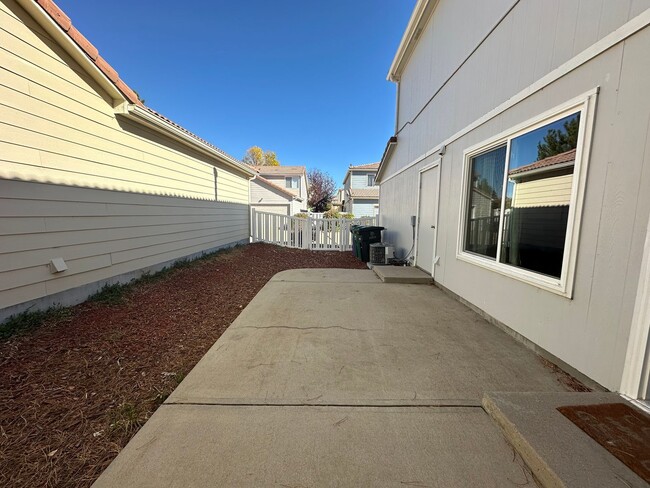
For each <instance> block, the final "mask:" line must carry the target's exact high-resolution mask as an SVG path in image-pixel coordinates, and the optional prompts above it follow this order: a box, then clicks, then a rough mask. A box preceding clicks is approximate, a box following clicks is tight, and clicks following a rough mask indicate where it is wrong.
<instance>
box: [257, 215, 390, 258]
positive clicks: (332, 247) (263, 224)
mask: <svg viewBox="0 0 650 488" xmlns="http://www.w3.org/2000/svg"><path fill="white" fill-rule="evenodd" d="M377 222H378V217H364V218H360V219H323V218H311V217H307V218H300V217H292V216H290V215H280V214H274V213H269V212H260V211H258V210H255V209H252V213H251V239H252V241H253V242H268V243H270V244H277V245H279V246H284V247H294V248H299V249H310V250H312V251H351V250H352V235H351V234H350V226H352V225H355V224H356V225H377Z"/></svg>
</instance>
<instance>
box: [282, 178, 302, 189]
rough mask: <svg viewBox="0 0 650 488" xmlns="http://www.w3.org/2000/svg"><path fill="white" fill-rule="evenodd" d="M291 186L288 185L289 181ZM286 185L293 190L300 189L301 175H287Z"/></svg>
mask: <svg viewBox="0 0 650 488" xmlns="http://www.w3.org/2000/svg"><path fill="white" fill-rule="evenodd" d="M289 182H290V184H289V186H287V183H289ZM294 182H295V183H296V186H293V184H294ZM284 186H285V187H286V188H289V189H291V190H300V177H299V176H285V177H284Z"/></svg>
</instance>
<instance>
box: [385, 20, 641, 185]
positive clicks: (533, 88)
mask: <svg viewBox="0 0 650 488" xmlns="http://www.w3.org/2000/svg"><path fill="white" fill-rule="evenodd" d="M648 25H650V8H648V9H646V10H644V11H643V12H641V13H640V14H639V15H637V16H636V17H634V18H633V19H632V20H629V21H628V22H626V23H625V24H623V25H622V26H621V27H619V28H618V29H616V30H615V31H614V32H611V33H610V34H608V35H607V36H605V37H603V38H602V39H601V40H599V41H598V42H596V43H594V44H592V45H591V46H589V47H588V48H587V49H585V50H584V51H582V52H581V53H579V54H577V55H576V56H574V57H573V58H571V59H569V60H568V61H567V62H565V63H564V64H562V65H560V66H558V67H557V68H555V69H554V70H553V71H551V72H549V73H547V74H546V75H544V76H543V77H541V78H540V79H539V80H537V81H536V82H534V83H533V84H531V85H530V86H528V87H526V88H524V89H523V90H521V91H520V92H519V93H517V94H516V95H514V96H513V97H511V98H509V99H508V100H506V101H505V102H503V103H502V104H500V105H498V106H497V107H496V108H494V109H492V110H490V111H489V112H488V113H486V114H485V115H483V116H482V117H480V118H478V119H476V120H475V121H474V122H472V123H471V124H469V125H467V126H466V127H464V128H462V129H461V130H459V131H458V132H456V133H455V134H453V135H452V136H450V137H448V138H447V139H445V140H444V141H443V142H441V143H440V144H437V145H436V146H435V147H433V148H432V149H430V150H429V151H427V152H426V153H424V154H422V155H421V156H418V157H417V158H415V160H413V161H412V162H411V163H409V164H407V165H406V166H404V167H403V168H401V169H398V170H397V171H395V172H394V173H393V174H391V175H390V176H387V177H385V178H382V177H381V176H380V173H381V169H382V168H381V167H380V168H379V170H378V172H377V176H378V178H377V180H378V181H379V182H380V183H385V182H387V181H389V180H390V179H392V178H394V177H396V176H398V175H399V174H401V173H403V172H404V171H407V170H408V169H410V168H411V167H413V166H415V165H416V164H418V163H419V162H420V161H422V160H423V159H425V158H427V157H428V156H430V155H431V154H434V153H437V152H440V149H441V148H442V147H444V146H446V145H448V144H451V143H453V142H454V141H456V140H458V139H460V138H461V137H463V136H464V135H466V134H468V133H469V132H471V131H473V130H474V129H476V128H478V127H480V126H481V125H483V124H485V123H486V122H488V121H490V120H492V119H493V118H495V117H496V116H498V115H500V114H502V113H503V112H505V111H506V110H508V109H509V108H511V107H513V106H515V105H517V104H518V103H520V102H522V101H523V100H525V99H526V98H528V97H530V96H531V95H533V94H535V93H537V92H538V91H540V90H542V89H543V88H545V87H547V86H548V85H550V84H551V83H553V82H554V81H557V80H558V79H560V78H562V77H563V76H565V75H567V74H568V73H570V72H571V71H573V70H575V69H577V68H579V67H580V66H582V65H583V64H585V63H587V62H588V61H590V60H592V59H593V58H595V57H596V56H598V55H600V54H602V53H603V52H605V51H607V50H608V49H610V48H612V47H613V46H615V45H616V44H618V43H619V42H622V41H624V40H625V39H627V38H628V37H630V36H632V35H633V34H635V33H637V32H638V31H640V30H641V29H643V28H645V27H647V26H648Z"/></svg>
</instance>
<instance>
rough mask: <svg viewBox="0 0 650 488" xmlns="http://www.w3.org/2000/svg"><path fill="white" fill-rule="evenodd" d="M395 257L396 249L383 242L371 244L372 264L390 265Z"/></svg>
mask: <svg viewBox="0 0 650 488" xmlns="http://www.w3.org/2000/svg"><path fill="white" fill-rule="evenodd" d="M394 257H395V248H394V247H393V246H389V245H388V244H385V243H383V242H376V243H374V244H370V264H374V265H381V264H390V261H389V260H390V259H393V258H394Z"/></svg>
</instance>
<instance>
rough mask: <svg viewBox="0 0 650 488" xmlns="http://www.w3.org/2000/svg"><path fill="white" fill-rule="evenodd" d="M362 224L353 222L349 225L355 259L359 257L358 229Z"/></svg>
mask: <svg viewBox="0 0 650 488" xmlns="http://www.w3.org/2000/svg"><path fill="white" fill-rule="evenodd" d="M362 227H363V226H362V225H358V224H353V225H351V226H350V234H352V253H353V254H354V257H355V258H357V259H361V245H360V242H359V229H360V228H362Z"/></svg>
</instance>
